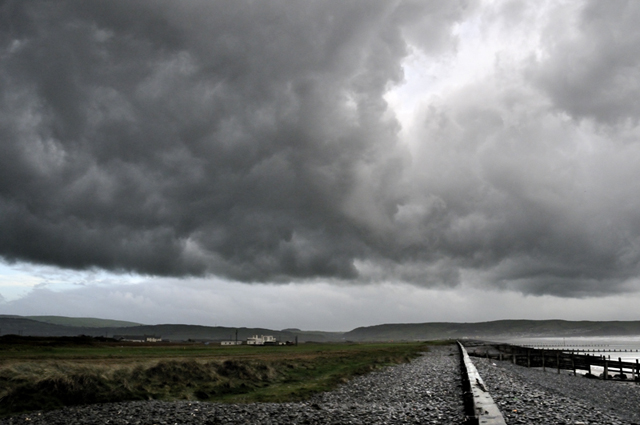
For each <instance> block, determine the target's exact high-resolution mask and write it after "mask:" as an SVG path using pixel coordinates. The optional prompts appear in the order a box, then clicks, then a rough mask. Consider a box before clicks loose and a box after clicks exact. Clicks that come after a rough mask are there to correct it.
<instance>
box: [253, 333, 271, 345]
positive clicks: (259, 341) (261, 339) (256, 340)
mask: <svg viewBox="0 0 640 425" xmlns="http://www.w3.org/2000/svg"><path fill="white" fill-rule="evenodd" d="M275 344H276V338H275V337H274V336H272V335H260V336H258V335H254V336H252V337H249V338H247V345H275Z"/></svg>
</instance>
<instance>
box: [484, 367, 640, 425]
mask: <svg viewBox="0 0 640 425" xmlns="http://www.w3.org/2000/svg"><path fill="white" fill-rule="evenodd" d="M472 361H473V363H474V364H475V366H476V368H477V369H478V372H479V373H480V376H482V379H483V381H484V383H485V384H486V386H487V389H488V390H489V392H490V393H491V396H492V397H493V399H494V401H495V402H496V404H497V405H498V407H499V408H500V409H501V410H502V412H503V416H504V418H505V421H506V422H507V423H508V424H590V425H593V424H640V386H638V385H635V384H633V383H626V382H612V381H600V380H595V379H586V378H584V377H582V376H573V374H571V375H569V373H568V372H567V371H563V372H561V373H560V374H557V373H556V372H555V371H552V370H547V371H546V372H543V371H542V370H540V369H529V368H526V367H522V366H514V365H513V364H511V363H509V362H500V361H491V360H487V359H482V358H477V357H474V358H472Z"/></svg>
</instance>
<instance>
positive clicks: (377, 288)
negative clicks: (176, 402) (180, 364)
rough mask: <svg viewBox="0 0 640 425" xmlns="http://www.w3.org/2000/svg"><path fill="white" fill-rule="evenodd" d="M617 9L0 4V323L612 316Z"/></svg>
mask: <svg viewBox="0 0 640 425" xmlns="http://www.w3.org/2000/svg"><path fill="white" fill-rule="evenodd" d="M638 22H640V2H637V1H634V0H629V1H622V0H619V1H617V0H613V1H606V2H603V1H574V0H572V1H540V0H536V1H529V2H527V1H471V0H470V1H466V0H461V1H450V0H441V1H428V0H415V1H400V0H398V1H389V0H380V1H375V0H367V1H365V0H361V1H345V0H320V1H314V0H305V1H280V0H270V1H240V0H233V1H218V0H191V1H188V2H176V1H169V0H167V1H161V0H147V1H135V0H122V1H118V0H104V1H100V0H92V1H81V0H77V1H66V0H56V1H30V2H24V1H3V2H0V149H1V152H0V153H1V154H0V256H1V258H2V261H1V262H0V313H2V312H4V313H9V314H24V315H27V314H58V315H67V316H94V317H103V318H113V319H124V320H133V321H139V322H143V323H149V324H152V323H167V322H172V323H178V322H179V323H197V324H205V325H216V324H217V325H225V326H264V327H272V328H284V327H300V328H305V329H322V330H349V329H352V328H354V327H356V326H362V325H373V324H379V323H390V322H426V321H483V320H494V319H502V318H505V319H518V318H531V319H547V318H561V319H576V320H577V319H586V320H588V319H592V320H633V319H638V318H639V317H638V316H637V315H635V314H634V312H635V311H637V305H638V304H640V262H639V261H640V178H639V177H640V121H639V118H640V26H639V25H638Z"/></svg>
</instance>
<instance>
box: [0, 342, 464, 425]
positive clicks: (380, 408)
mask: <svg viewBox="0 0 640 425" xmlns="http://www.w3.org/2000/svg"><path fill="white" fill-rule="evenodd" d="M463 419H464V409H463V405H462V389H461V385H460V359H459V355H458V350H457V347H455V346H451V347H435V348H433V349H432V350H431V351H430V352H429V353H426V354H425V355H424V356H422V357H420V358H418V359H416V360H415V361H413V362H411V363H409V364H404V365H400V366H396V367H392V368H387V369H385V370H383V371H380V372H374V373H371V374H369V375H366V376H361V377H358V378H356V379H354V380H352V381H350V382H349V383H347V384H345V385H343V386H341V387H340V388H338V389H337V390H336V391H332V392H330V393H324V394H320V395H318V396H316V397H314V398H313V399H312V400H310V401H308V402H304V403H281V404H279V403H254V404H245V405H241V404H230V405H225V404H216V403H198V402H160V401H148V402H129V403H110V404H99V405H90V406H80V407H72V408H66V409H63V410H58V411H52V412H42V413H37V412H36V413H32V414H28V415H19V416H14V417H10V418H5V419H3V420H0V424H18V423H20V424H24V423H30V424H158V425H161V424H185V423H189V424H367V425H372V424H460V423H462V421H463Z"/></svg>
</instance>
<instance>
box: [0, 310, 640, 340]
mask: <svg viewBox="0 0 640 425" xmlns="http://www.w3.org/2000/svg"><path fill="white" fill-rule="evenodd" d="M100 324H103V325H108V326H99V325H100ZM116 324H122V325H121V326H115V325H116ZM236 331H237V335H238V340H246V339H247V338H248V337H250V336H252V335H273V336H274V337H276V338H277V339H278V340H280V341H295V339H296V337H297V338H298V341H299V342H333V341H355V342H366V341H415V340H434V339H461V338H472V339H499V338H526V337H545V336H555V337H571V336H624V335H640V321H629V322H618V321H609V322H591V321H581V322H574V321H567V320H497V321H493V322H480V323H446V322H441V323H404V324H385V325H376V326H367V327H360V328H356V329H354V330H352V331H349V332H345V333H343V332H322V331H304V330H299V329H295V328H289V329H284V330H282V331H277V330H272V329H265V328H231V327H222V326H197V325H180V324H164V325H140V324H135V323H132V322H121V321H113V320H104V319H92V318H64V317H59V316H30V317H22V316H8V315H0V335H7V334H15V335H23V336H77V335H88V336H106V337H113V336H114V335H156V336H160V337H162V339H164V340H169V341H187V340H192V341H222V340H234V339H235V338H236Z"/></svg>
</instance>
